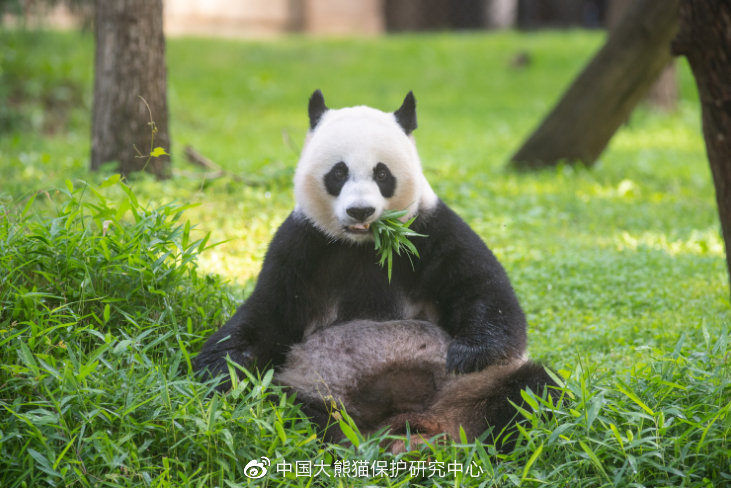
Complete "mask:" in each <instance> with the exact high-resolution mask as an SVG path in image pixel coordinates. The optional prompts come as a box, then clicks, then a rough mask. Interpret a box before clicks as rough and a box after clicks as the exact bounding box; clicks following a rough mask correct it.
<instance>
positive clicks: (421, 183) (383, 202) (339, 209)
mask: <svg viewBox="0 0 731 488" xmlns="http://www.w3.org/2000/svg"><path fill="white" fill-rule="evenodd" d="M339 162H344V163H345V164H346V165H347V167H348V169H349V170H350V173H349V175H348V180H347V182H346V183H345V185H344V186H343V188H342V190H341V192H340V194H339V195H338V196H332V195H330V194H328V192H327V191H326V190H325V189H324V184H323V179H324V177H325V175H326V174H327V173H328V171H330V170H331V169H332V168H333V166H334V165H335V164H337V163H339ZM378 163H383V164H385V165H386V166H387V167H388V169H389V170H390V171H391V173H393V176H394V177H395V178H396V181H397V183H396V184H397V188H398V189H397V191H396V193H395V194H394V196H393V197H392V198H386V197H384V196H383V195H382V194H381V192H380V191H379V188H378V185H377V184H376V183H375V182H374V180H373V168H374V167H376V165H377V164H378ZM294 198H295V211H297V212H301V213H302V214H303V215H304V216H305V217H306V218H307V219H309V220H310V221H311V222H312V223H313V224H314V225H315V226H316V227H317V228H319V229H320V230H321V231H323V232H324V233H326V234H328V235H329V236H331V237H333V238H336V239H343V240H350V241H354V242H362V241H368V240H372V234H371V233H353V232H347V230H346V229H348V228H349V227H352V226H365V228H366V229H367V227H368V226H369V225H370V224H371V223H373V222H374V221H376V220H378V219H379V218H380V216H381V214H382V213H383V212H384V211H385V210H408V214H407V215H406V216H405V217H404V219H408V218H410V217H412V216H414V215H415V214H416V213H417V211H419V210H420V209H421V211H424V210H427V209H431V208H434V206H436V204H437V201H438V199H437V196H436V194H435V193H434V191H433V190H432V188H431V186H430V185H429V183H428V181H427V180H426V177H425V176H424V174H423V171H422V168H421V161H420V160H419V154H418V152H417V150H416V145H415V143H414V138H413V136H412V135H407V134H406V133H405V132H404V130H403V128H402V127H401V126H400V125H399V123H398V121H397V120H396V117H395V115H394V114H393V113H390V112H389V113H387V112H382V111H380V110H377V109H374V108H371V107H366V106H358V107H348V108H341V109H328V110H327V111H326V112H324V113H323V114H322V117H321V118H320V119H319V121H318V123H317V125H316V126H315V127H314V128H313V129H312V130H311V131H310V132H309V133H308V135H307V138H306V140H305V145H304V148H303V150H302V154H301V157H300V160H299V163H298V165H297V170H296V172H295V177H294ZM351 207H372V208H374V209H375V211H374V212H373V214H372V215H370V216H369V217H368V218H367V219H366V220H365V221H363V222H360V221H358V220H356V219H354V218H353V217H351V216H350V215H348V213H347V209H348V208H351Z"/></svg>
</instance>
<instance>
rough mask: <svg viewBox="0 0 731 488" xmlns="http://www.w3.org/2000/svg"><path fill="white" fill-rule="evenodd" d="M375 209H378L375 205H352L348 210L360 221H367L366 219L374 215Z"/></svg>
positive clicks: (349, 213)
mask: <svg viewBox="0 0 731 488" xmlns="http://www.w3.org/2000/svg"><path fill="white" fill-rule="evenodd" d="M375 211H376V209H375V208H373V207H350V208H348V209H347V210H346V212H347V213H348V215H350V216H351V217H353V218H354V219H356V220H358V221H360V222H363V221H365V219H367V218H368V217H370V216H371V215H373V212H375Z"/></svg>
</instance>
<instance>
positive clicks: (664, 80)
mask: <svg viewBox="0 0 731 488" xmlns="http://www.w3.org/2000/svg"><path fill="white" fill-rule="evenodd" d="M633 1H634V0H611V1H610V2H609V9H608V10H607V28H608V29H610V30H611V29H613V28H614V27H615V26H616V25H617V23H618V22H619V19H621V18H622V16H623V15H624V13H625V12H626V11H627V7H629V6H630V5H632V2H633ZM646 100H647V102H648V103H649V104H650V106H651V107H653V108H655V109H658V110H661V111H663V112H671V111H673V110H675V107H677V105H678V73H677V69H676V68H675V61H674V60H673V61H670V63H669V64H668V65H667V66H666V67H665V69H664V70H662V73H660V76H659V77H658V78H657V80H656V81H655V83H653V85H652V87H650V91H649V92H648V93H647V98H646Z"/></svg>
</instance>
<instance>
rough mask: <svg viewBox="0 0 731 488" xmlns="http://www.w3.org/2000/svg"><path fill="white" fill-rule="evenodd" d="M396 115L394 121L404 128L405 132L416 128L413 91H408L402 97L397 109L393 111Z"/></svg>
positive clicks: (408, 132) (407, 132)
mask: <svg viewBox="0 0 731 488" xmlns="http://www.w3.org/2000/svg"><path fill="white" fill-rule="evenodd" d="M393 114H394V115H395V116H396V121H397V122H398V123H399V125H400V126H401V128H403V129H404V132H406V134H407V135H408V134H411V132H412V131H413V130H414V129H416V127H417V125H416V99H415V98H414V92H411V91H410V92H409V93H407V94H406V98H404V103H402V104H401V107H399V109H398V110H396V111H395V112H394V113H393Z"/></svg>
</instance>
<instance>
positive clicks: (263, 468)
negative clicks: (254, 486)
mask: <svg viewBox="0 0 731 488" xmlns="http://www.w3.org/2000/svg"><path fill="white" fill-rule="evenodd" d="M269 465H271V462H270V461H269V458H268V457H265V456H262V457H261V459H252V460H251V461H249V462H248V463H247V464H246V466H244V474H245V475H246V477H247V478H250V479H254V480H257V479H259V478H261V477H262V476H264V475H265V474H267V466H269Z"/></svg>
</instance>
